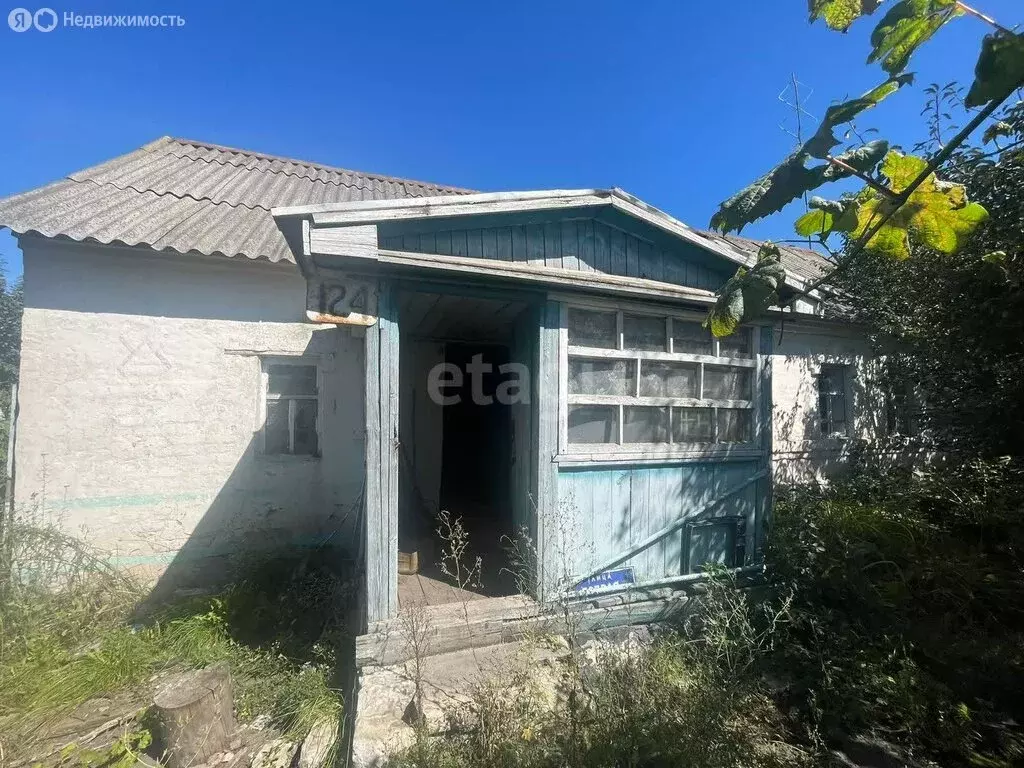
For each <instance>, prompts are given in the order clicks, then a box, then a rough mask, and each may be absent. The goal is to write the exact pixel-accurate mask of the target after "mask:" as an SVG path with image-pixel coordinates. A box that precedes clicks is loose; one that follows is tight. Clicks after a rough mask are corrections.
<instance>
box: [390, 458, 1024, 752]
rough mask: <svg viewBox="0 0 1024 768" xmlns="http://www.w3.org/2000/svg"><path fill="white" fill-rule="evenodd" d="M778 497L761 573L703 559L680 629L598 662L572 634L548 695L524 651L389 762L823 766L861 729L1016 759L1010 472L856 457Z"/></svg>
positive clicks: (1020, 578) (1021, 617) (903, 743)
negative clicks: (743, 580) (903, 466)
mask: <svg viewBox="0 0 1024 768" xmlns="http://www.w3.org/2000/svg"><path fill="white" fill-rule="evenodd" d="M780 496H781V498H780V500H779V502H778V503H777V505H776V509H775V515H774V525H773V529H772V531H771V532H770V535H769V547H768V551H767V560H768V574H769V576H770V579H769V583H768V584H766V585H764V586H763V587H761V588H759V589H758V590H756V591H753V592H752V591H748V590H742V589H739V588H738V587H737V584H736V582H735V581H734V578H733V576H731V575H730V574H729V573H726V572H721V571H715V572H712V573H711V574H710V579H709V581H708V582H707V584H706V587H707V591H706V593H705V594H704V596H703V597H702V598H701V600H700V606H699V610H695V611H693V612H691V614H690V616H689V618H688V619H687V621H685V622H684V623H683V625H682V626H679V627H677V628H676V630H675V631H674V632H671V633H669V634H666V635H664V636H662V637H661V638H660V639H659V640H657V641H656V642H655V644H654V645H652V646H651V647H649V648H639V649H634V650H633V651H631V652H628V653H621V652H617V653H609V654H605V655H603V656H602V657H601V658H600V659H599V660H598V661H597V663H596V664H592V665H589V666H588V665H585V664H581V663H580V658H579V653H580V649H579V647H578V645H577V644H576V643H575V639H574V638H571V637H570V649H572V650H571V651H570V653H571V654H573V658H571V659H570V660H569V662H568V663H566V664H565V665H564V675H563V677H562V679H561V683H560V686H559V688H558V690H559V697H558V701H557V703H556V704H555V705H554V706H552V703H551V701H550V700H549V699H550V696H547V697H545V696H544V695H543V692H542V691H539V690H538V689H537V686H536V685H535V683H534V682H532V681H533V680H534V678H533V676H532V673H533V670H532V669H531V662H529V661H526V662H523V663H520V664H518V665H517V666H515V667H514V668H513V669H511V670H508V671H507V672H506V673H505V675H504V676H502V677H501V678H500V680H499V681H498V682H495V683H491V684H488V685H484V686H483V687H481V688H480V689H479V690H477V691H476V692H475V694H474V695H473V697H472V701H471V703H470V704H469V705H468V706H466V707H465V708H463V709H462V710H461V711H460V712H459V713H457V714H456V715H455V716H454V717H453V718H452V720H451V723H450V727H449V728H448V729H446V730H444V731H442V732H440V733H432V734H428V733H426V732H425V731H423V730H422V729H421V732H420V733H419V734H418V738H417V739H416V741H415V743H414V745H413V746H412V747H410V748H409V749H407V750H406V751H405V752H404V753H402V754H401V755H400V756H399V758H398V761H399V764H400V765H405V766H417V768H435V767H436V768H448V767H449V766H450V767H451V768H454V766H480V768H483V767H484V766H487V767H488V768H490V767H491V766H510V767H515V768H520V767H521V768H535V767H536V768H540V767H544V768H546V767H547V766H563V765H564V766H625V765H629V766H663V765H664V766H668V765H672V766H711V767H712V768H717V767H718V766H721V767H722V768H733V767H737V768H738V767H739V766H755V767H759V766H774V765H788V766H801V765H807V766H810V765H831V764H834V763H832V762H831V750H832V749H834V748H835V747H836V746H837V745H841V744H844V743H845V744H848V743H849V740H850V739H851V738H860V737H867V738H869V739H871V740H873V741H874V743H876V744H877V743H878V742H879V740H881V741H883V742H886V743H887V744H888V745H889V746H890V747H891V748H892V749H894V750H896V751H898V752H902V758H901V759H908V760H917V759H919V758H924V759H927V760H932V761H935V762H937V763H938V764H941V765H943V766H975V767H981V768H1010V767H1011V766H1018V765H1024V734H1022V730H1021V726H1020V723H1022V722H1024V697H1022V696H1021V691H1024V526H1022V525H1021V522H1022V517H1024V474H1022V472H1021V470H1020V469H1019V468H1018V467H1016V466H1015V465H1013V464H1012V463H1010V462H996V463H994V464H993V463H979V462H971V463H966V464H964V465H962V466H946V467H943V468H942V469H940V470H937V471H934V472H920V473H909V472H891V471H886V472H883V471H877V470H875V471H867V470H865V471H862V472H860V473H858V474H857V475H856V476H854V477H853V478H852V479H850V480H849V481H847V482H844V483H841V484H838V485H835V486H833V487H832V488H830V489H801V490H795V491H792V492H790V493H788V494H780ZM541 688H543V686H541ZM887 748H888V747H887Z"/></svg>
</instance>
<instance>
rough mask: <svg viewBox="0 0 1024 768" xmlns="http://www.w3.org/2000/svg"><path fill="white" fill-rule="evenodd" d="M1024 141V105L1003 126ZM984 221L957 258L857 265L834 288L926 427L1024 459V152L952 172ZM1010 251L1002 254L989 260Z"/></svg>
mask: <svg viewBox="0 0 1024 768" xmlns="http://www.w3.org/2000/svg"><path fill="white" fill-rule="evenodd" d="M997 121H999V122H1004V123H1006V125H1007V126H1008V127H1009V131H1010V135H1011V137H1012V138H1013V139H1014V140H1020V139H1021V138H1024V105H1021V104H1018V105H1015V106H1014V107H1012V108H1010V109H1008V110H1005V112H1004V113H1003V114H1001V115H999V116H998V117H997ZM943 171H944V174H945V175H946V176H948V177H949V178H951V179H952V180H954V181H955V182H956V183H958V184H962V185H963V186H964V187H965V188H966V191H967V195H968V196H969V197H970V199H972V200H975V201H977V202H978V203H979V204H980V205H983V206H984V208H985V209H986V210H987V211H988V213H989V217H988V219H987V221H986V222H985V223H984V224H983V225H981V226H979V227H978V228H977V229H976V230H975V232H974V235H973V237H972V238H971V240H970V241H969V242H967V243H966V244H965V245H964V247H962V248H961V249H960V250H959V251H958V252H956V253H953V254H945V253H941V252H938V251H934V250H931V249H929V248H925V247H923V246H921V245H920V244H917V243H915V242H912V243H911V246H910V247H911V252H912V254H913V258H911V259H906V260H903V261H894V260H891V259H879V258H875V257H873V255H872V254H863V255H862V257H860V258H856V259H854V260H852V262H851V263H850V264H849V265H848V268H847V269H846V270H845V271H844V272H843V273H842V274H841V275H840V277H839V278H838V279H837V280H836V286H837V288H838V289H840V290H841V291H843V292H844V293H845V294H846V295H848V296H849V297H850V301H849V304H850V307H851V309H852V311H853V312H854V319H856V320H857V321H858V322H860V323H863V324H864V326H865V327H866V328H867V329H868V330H869V333H870V334H871V336H872V338H873V339H874V342H875V345H876V347H877V348H878V349H879V351H881V352H889V353H892V352H893V351H894V350H899V351H900V354H898V355H897V354H890V356H889V357H890V361H891V365H890V369H891V374H890V375H891V376H892V377H894V378H897V379H898V380H899V382H897V383H902V384H901V385H902V386H904V387H905V388H907V389H909V390H911V391H913V392H915V393H916V397H915V399H916V400H917V401H918V407H917V409H916V410H917V416H916V418H917V420H918V421H919V422H920V426H921V428H922V429H924V430H925V431H926V433H927V434H928V436H929V438H930V439H931V440H933V441H935V442H937V443H938V444H939V446H941V447H942V448H943V449H946V450H957V451H970V452H973V453H978V454H981V455H985V456H1001V455H1007V454H1009V455H1018V456H1019V455H1021V452H1022V446H1024V380H1022V379H1021V376H1020V371H1021V370H1024V234H1022V230H1021V226H1020V223H1021V221H1024V197H1022V195H1021V194H1020V190H1021V189H1024V153H1022V152H1021V151H1020V148H1014V147H1013V146H1012V144H1011V145H1010V146H1009V148H1007V150H1006V151H1004V152H1001V153H999V154H998V155H997V156H996V157H995V158H993V157H991V156H989V151H988V150H986V149H982V148H969V149H967V150H963V151H961V152H959V153H957V154H956V155H955V156H954V157H953V158H952V159H951V160H950V161H949V162H948V163H947V164H946V166H945V167H944V168H943ZM998 253H1001V254H1003V255H1002V256H994V255H992V254H998Z"/></svg>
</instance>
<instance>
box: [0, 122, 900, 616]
mask: <svg viewBox="0 0 1024 768" xmlns="http://www.w3.org/2000/svg"><path fill="white" fill-rule="evenodd" d="M0 225H3V226H6V227H9V228H10V229H11V230H12V231H13V232H14V233H15V234H16V235H17V237H18V242H19V245H20V247H21V249H22V251H23V253H24V264H25V314H24V324H23V340H22V355H21V374H20V392H19V404H18V408H19V411H18V418H17V438H16V449H15V474H16V480H15V491H14V493H15V500H16V503H17V505H18V506H19V507H20V508H23V509H32V510H36V511H37V512H39V513H40V514H44V515H46V516H47V517H48V518H50V519H56V520H59V521H60V522H61V524H63V525H64V526H66V527H67V528H69V529H71V530H73V531H75V532H80V533H82V534H84V535H86V536H87V537H89V538H90V539H91V540H92V541H94V542H95V543H97V544H98V545H100V546H102V547H103V548H104V549H105V550H106V551H107V552H108V553H109V556H110V557H111V559H112V561H113V562H115V563H116V564H118V565H120V566H123V567H131V568H136V569H141V570H143V571H145V572H148V573H151V574H152V575H153V576H157V575H159V574H163V578H164V579H167V578H169V574H174V576H175V579H176V583H186V582H188V579H189V578H191V577H195V578H198V574H203V578H216V577H218V576H223V575H224V569H226V568H227V567H228V564H229V563H230V562H232V558H233V557H235V556H237V555H238V554H239V553H258V552H262V551H266V550H268V549H271V548H276V547H285V546H287V547H315V546H320V545H323V544H324V543H325V542H330V543H332V544H335V545H339V546H341V547H343V548H344V549H345V550H346V551H348V552H349V553H350V555H351V557H352V558H354V560H355V561H356V562H357V564H358V566H359V568H360V570H361V571H362V572H363V576H364V579H363V582H362V584H363V586H362V587H361V589H362V601H363V603H364V610H365V615H364V620H365V626H371V625H374V623H375V622H380V621H386V620H388V619H389V618H391V617H394V616H395V615H396V613H397V612H398V610H399V603H400V599H402V600H410V601H414V600H417V599H427V600H429V599H430V595H429V594H427V591H429V589H431V588H433V587H432V586H430V585H434V581H432V580H431V579H430V578H428V576H427V574H429V573H430V566H431V565H432V563H434V562H436V561H437V560H438V559H439V552H440V550H441V548H442V547H443V546H444V542H438V541H437V540H436V536H435V535H434V533H433V532H434V530H435V529H436V527H437V523H436V515H437V513H438V511H439V510H448V511H450V512H451V514H452V516H453V517H458V518H460V519H461V520H462V521H463V523H464V526H465V528H466V530H467V532H468V535H469V537H470V541H471V542H472V546H473V548H474V551H482V552H484V553H485V556H484V562H485V563H486V564H487V566H488V568H489V574H492V575H491V576H490V577H489V578H488V577H485V583H486V582H487V581H490V584H489V588H490V589H492V590H494V591H495V592H497V593H499V594H511V593H513V592H515V591H516V589H517V585H515V584H510V583H507V579H505V578H504V577H503V576H501V575H500V574H501V573H503V571H502V568H500V567H498V566H507V565H508V564H507V562H506V561H505V560H504V559H503V558H505V555H504V554H503V550H502V548H501V546H500V544H501V541H502V540H503V537H504V540H505V541H506V542H507V541H509V540H516V539H519V538H520V537H521V540H522V541H523V542H525V544H526V546H525V547H524V549H523V550H521V551H522V552H525V553H526V555H525V557H524V558H523V560H522V561H520V564H521V565H523V564H524V563H525V569H526V571H527V572H529V574H530V579H529V583H530V586H529V587H528V588H529V589H530V590H532V591H534V592H535V593H536V594H537V595H539V596H542V597H549V596H551V595H555V594H559V593H561V592H563V591H565V590H570V591H571V590H579V591H584V592H602V591H615V590H621V589H624V588H625V587H631V588H637V589H639V588H647V587H659V586H660V587H664V586H672V585H673V584H679V583H684V582H686V581H687V580H691V579H692V578H693V577H694V574H696V573H697V572H698V571H699V570H700V568H701V566H702V565H703V564H704V563H706V562H708V561H719V562H722V563H726V564H728V565H732V566H740V565H743V564H746V563H751V562H755V561H756V558H757V557H758V552H759V550H760V548H761V546H762V542H763V537H764V529H765V522H766V519H767V516H768V512H769V501H770V497H771V487H772V478H773V477H774V478H775V481H776V482H792V481H795V480H803V479H811V478H816V477H820V476H822V475H823V474H826V473H827V472H828V471H830V469H831V468H834V467H837V466H841V465H842V464H843V463H844V462H845V461H846V459H847V458H848V455H849V452H850V450H851V448H852V447H854V446H857V445H863V444H865V443H866V442H867V443H870V442H871V441H872V440H874V439H875V438H877V437H879V436H880V435H881V434H882V432H881V425H880V424H879V423H878V421H879V418H878V414H880V413H882V412H883V410H884V409H883V404H884V401H883V395H882V393H881V390H880V388H879V387H877V386H875V383H874V382H873V370H874V368H875V366H876V363H875V361H873V360H872V359H871V355H870V348H869V345H868V343H867V341H866V339H865V338H864V337H863V335H862V334H861V333H860V332H859V331H858V329H857V328H855V327H853V326H851V325H850V324H848V323H844V322H841V321H834V320H829V319H827V318H826V317H825V314H826V313H825V312H824V311H823V300H824V297H822V296H821V295H820V294H818V293H817V292H811V293H810V294H809V295H808V296H805V297H803V298H801V299H800V300H798V301H796V303H795V304H794V305H793V307H792V308H791V309H790V310H788V311H787V312H785V313H780V312H775V313H774V314H771V315H769V316H767V317H766V318H765V319H764V320H763V321H762V322H759V323H756V324H753V325H751V326H749V327H746V328H743V329H741V331H740V332H738V333H737V334H735V335H734V336H732V337H729V338H725V339H721V340H716V339H713V338H712V337H711V336H710V335H709V333H708V332H707V331H706V330H705V329H704V328H702V327H701V321H702V319H703V318H704V316H705V314H706V311H707V308H708V306H709V305H710V304H711V303H712V302H713V301H714V293H715V291H716V289H718V288H719V287H720V286H721V285H722V284H723V283H724V282H725V281H726V280H727V279H728V278H729V277H730V276H731V275H732V274H733V273H734V272H735V270H736V269H737V267H738V266H739V265H749V264H751V263H753V261H754V259H755V258H756V253H757V244H756V243H754V242H752V241H749V240H745V239H743V238H738V237H723V236H720V235H717V234H712V233H708V232H704V231H701V230H697V229H693V228H691V227H689V226H687V225H685V224H683V223H682V222H680V221H677V220H676V219H674V218H672V217H671V216H669V215H668V214H666V213H663V212H661V211H659V210H657V209H655V208H653V207H652V206H650V205H647V204H646V203H644V202H643V201H641V200H638V199H637V198H635V197H632V196H630V195H628V194H626V193H625V192H622V191H621V190H618V189H609V190H593V189H591V190H570V191H562V190H556V191H531V192H501V193H484V194H478V193H474V192H471V191H469V190H465V189H458V188H454V187H446V186H440V185H436V184H427V183H421V182H414V181H408V180H403V179H396V178H391V177H385V176H376V175H372V174H364V173H356V172H353V171H347V170H341V169H337V168H329V167H325V166H321V165H316V164H312V163H305V162H299V161H295V160H289V159H285V158H280V157H273V156H269V155H263V154H259V153H254V152H246V151H242V150H237V149H230V148H227V147H221V146H215V145H211V144H205V143H201V142H195V141H186V140H182V139H174V138H169V137H165V138H161V139H159V140H157V141H154V142H152V143H150V144H147V145H146V146H144V147H141V148H140V149H137V150H135V151H134V152H130V153H128V154H126V155H123V156H121V157H117V158H115V159H113V160H110V161H108V162H106V163H103V164H101V165H98V166H95V167H92V168H88V169H86V170H83V171H78V172H76V173H72V174H70V175H69V176H68V177H66V178H64V179H61V180H60V181H57V182H55V183H53V184H50V185H48V186H45V187H42V188H39V189H35V190H31V191H29V192H25V193H22V194H19V195H15V196H13V197H9V198H7V199H4V200H2V201H0ZM783 257H784V266H785V268H786V271H787V279H786V285H785V288H784V292H785V293H786V294H792V293H793V292H799V291H801V290H802V289H804V288H806V287H807V286H808V285H809V284H810V283H811V282H813V280H814V279H815V278H816V277H818V276H819V275H820V274H821V270H822V269H823V268H824V267H826V266H827V263H826V262H825V261H824V260H823V259H822V258H821V257H820V256H818V255H817V254H815V253H813V252H811V251H805V250H799V249H793V248H784V249H783ZM399 551H402V552H407V553H413V552H415V553H418V554H419V555H420V557H419V560H420V567H419V569H418V570H419V573H417V574H410V575H408V576H405V575H400V574H399V572H398V555H399ZM406 565H408V563H406ZM411 568H412V566H411ZM425 585H426V586H425ZM462 586H467V587H468V586H469V585H462ZM403 590H404V591H403ZM409 590H423V591H422V592H415V593H413V592H410V591H409Z"/></svg>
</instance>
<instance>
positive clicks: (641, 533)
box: [544, 460, 763, 582]
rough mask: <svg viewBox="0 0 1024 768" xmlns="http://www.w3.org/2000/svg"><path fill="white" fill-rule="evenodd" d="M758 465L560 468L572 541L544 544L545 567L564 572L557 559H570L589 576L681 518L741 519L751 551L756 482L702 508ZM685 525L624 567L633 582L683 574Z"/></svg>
mask: <svg viewBox="0 0 1024 768" xmlns="http://www.w3.org/2000/svg"><path fill="white" fill-rule="evenodd" d="M762 466H763V465H762V463H761V462H760V461H758V460H743V461H719V462H710V461H703V462H694V463H688V464H678V465H676V466H633V467H627V468H622V469H608V468H607V467H594V468H593V469H590V468H586V469H580V468H574V469H567V470H562V471H561V472H559V473H558V479H557V484H558V485H557V487H558V492H559V497H560V499H561V503H562V504H563V505H568V506H570V507H571V508H572V510H573V511H572V522H573V526H572V528H571V532H572V533H573V534H574V535H575V536H576V540H575V541H572V542H559V543H558V545H549V546H548V547H547V548H546V549H545V550H544V560H545V564H544V567H546V568H548V569H555V568H563V569H564V568H565V567H566V566H564V565H562V563H567V567H568V570H569V571H570V573H572V574H583V573H587V572H589V570H590V569H592V568H593V567H595V566H596V565H598V564H599V563H602V562H606V561H607V560H609V559H611V558H613V557H614V556H615V555H616V554H618V553H622V552H628V551H629V550H630V548H631V547H632V546H634V545H636V544H637V543H639V542H642V541H644V540H645V539H646V538H648V537H649V536H651V535H652V534H654V533H656V532H657V531H659V530H661V529H662V528H664V527H666V526H668V525H669V524H670V523H672V522H674V521H676V520H678V519H680V518H692V519H701V520H703V519H707V518H715V517H733V516H742V517H745V518H746V519H747V521H748V523H747V538H748V543H747V551H748V552H749V551H750V549H749V548H750V546H751V544H750V537H751V536H752V535H753V530H752V528H753V526H754V520H753V515H754V511H755V509H756V508H757V502H758V500H759V498H760V497H761V493H760V489H759V487H758V486H759V484H758V483H751V484H750V485H749V486H748V487H747V488H745V489H744V490H742V491H740V492H739V493H737V494H735V496H731V497H729V498H727V499H725V500H724V501H722V502H720V503H719V504H717V505H715V506H714V507H712V508H711V509H709V510H707V511H701V510H702V509H703V507H704V505H705V504H706V503H707V502H708V501H709V500H710V499H711V498H713V496H715V495H718V494H720V493H723V492H725V491H728V490H729V489H730V488H732V487H734V486H737V485H740V484H741V483H742V482H743V480H744V479H746V478H749V477H751V476H752V475H754V474H756V473H757V471H758V470H759V469H760V468H761V467H762ZM698 512H699V513H700V514H699V516H696V513H698ZM685 530H686V529H685V528H683V529H682V530H678V531H674V532H673V533H670V534H669V535H668V536H666V537H665V538H662V539H660V540H659V541H657V542H655V543H653V544H651V545H650V546H649V547H647V548H646V549H643V550H641V551H639V552H637V553H636V554H634V555H633V556H632V557H630V558H629V559H628V560H625V561H623V562H622V565H624V566H632V567H633V569H634V573H635V576H636V580H637V581H638V582H645V581H655V580H657V579H662V578H670V577H673V576H680V575H682V574H684V573H685V572H686V570H685V569H686V567H687V563H686V555H687V551H688V548H689V543H688V542H687V541H685V540H684V537H685ZM616 567H619V566H616ZM557 573H558V572H557V571H556V574H557Z"/></svg>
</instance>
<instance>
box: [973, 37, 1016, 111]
mask: <svg viewBox="0 0 1024 768" xmlns="http://www.w3.org/2000/svg"><path fill="white" fill-rule="evenodd" d="M1021 85H1024V35H1015V34H1012V33H1007V32H1003V31H998V32H996V33H995V34H991V35H985V39H984V40H983V41H982V43H981V54H980V55H979V56H978V63H977V65H976V66H975V67H974V83H973V84H972V85H971V90H970V91H968V92H967V98H966V99H965V100H964V104H965V105H966V106H968V107H980V106H982V105H984V104H987V103H988V102H990V101H992V100H993V99H1002V98H1005V97H1006V96H1008V95H1009V93H1010V92H1011V91H1013V90H1014V89H1015V88H1020V87H1021Z"/></svg>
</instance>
